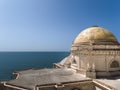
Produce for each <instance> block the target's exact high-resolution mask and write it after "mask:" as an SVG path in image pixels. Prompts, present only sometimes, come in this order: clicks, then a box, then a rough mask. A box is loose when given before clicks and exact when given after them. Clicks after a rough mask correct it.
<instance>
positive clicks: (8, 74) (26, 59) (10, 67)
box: [0, 52, 70, 81]
mask: <svg viewBox="0 0 120 90" xmlns="http://www.w3.org/2000/svg"><path fill="white" fill-rule="evenodd" d="M69 54H70V52H0V81H3V80H11V79H13V72H15V71H21V70H27V69H41V68H52V67H53V63H57V62H60V61H61V60H62V59H64V58H65V57H66V56H68V55H69Z"/></svg>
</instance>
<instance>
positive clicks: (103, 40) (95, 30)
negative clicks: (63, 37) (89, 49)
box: [73, 26, 119, 46]
mask: <svg viewBox="0 0 120 90" xmlns="http://www.w3.org/2000/svg"><path fill="white" fill-rule="evenodd" d="M81 44H98V45H100V44H101V45H113V44H119V43H118V41H117V39H116V37H115V36H114V35H113V34H112V33H111V32H110V31H108V30H106V29H104V28H101V27H99V26H92V27H89V28H87V29H85V30H83V31H82V32H81V33H80V34H79V35H78V36H77V37H76V39H75V40H74V42H73V46H79V45H81Z"/></svg>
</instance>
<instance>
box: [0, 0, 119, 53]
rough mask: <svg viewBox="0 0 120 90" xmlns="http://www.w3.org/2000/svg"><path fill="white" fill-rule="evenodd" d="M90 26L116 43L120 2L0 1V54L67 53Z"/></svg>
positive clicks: (68, 0)
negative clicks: (107, 32)
mask: <svg viewBox="0 0 120 90" xmlns="http://www.w3.org/2000/svg"><path fill="white" fill-rule="evenodd" d="M92 25H98V26H101V27H103V28H106V29H108V30H110V31H111V32H113V33H114V35H116V37H117V39H118V40H119V41H120V30H119V27H120V1H119V0H0V51H69V50H70V48H71V44H72V41H73V40H74V39H75V37H76V36H77V35H78V34H79V32H81V31H82V30H83V29H85V28H88V27H89V26H92Z"/></svg>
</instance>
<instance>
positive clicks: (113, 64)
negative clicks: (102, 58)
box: [110, 61, 119, 68]
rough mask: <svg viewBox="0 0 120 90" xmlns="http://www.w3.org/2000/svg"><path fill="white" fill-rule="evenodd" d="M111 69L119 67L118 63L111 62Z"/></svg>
mask: <svg viewBox="0 0 120 90" xmlns="http://www.w3.org/2000/svg"><path fill="white" fill-rule="evenodd" d="M110 67H111V68H117V67H119V63H118V62H117V61H113V62H112V63H111V65H110Z"/></svg>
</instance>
